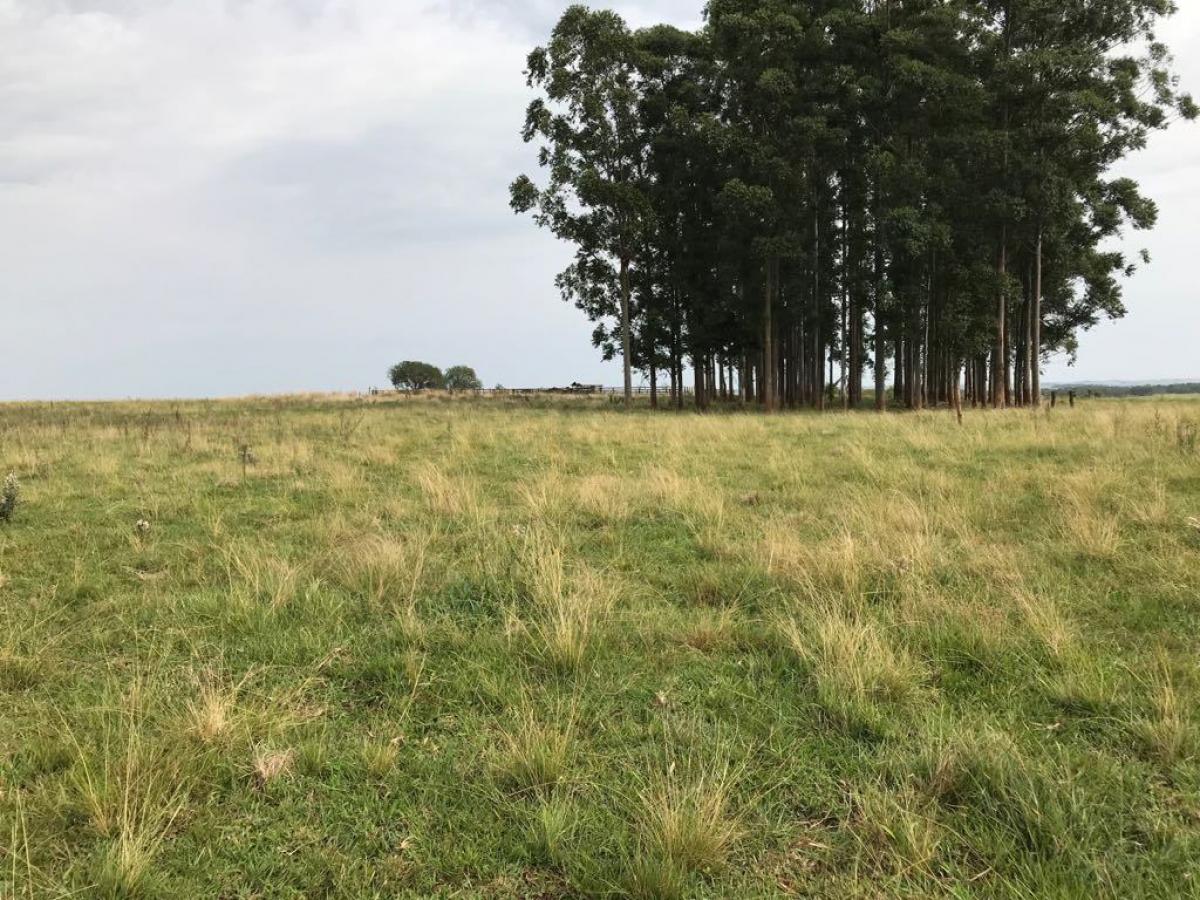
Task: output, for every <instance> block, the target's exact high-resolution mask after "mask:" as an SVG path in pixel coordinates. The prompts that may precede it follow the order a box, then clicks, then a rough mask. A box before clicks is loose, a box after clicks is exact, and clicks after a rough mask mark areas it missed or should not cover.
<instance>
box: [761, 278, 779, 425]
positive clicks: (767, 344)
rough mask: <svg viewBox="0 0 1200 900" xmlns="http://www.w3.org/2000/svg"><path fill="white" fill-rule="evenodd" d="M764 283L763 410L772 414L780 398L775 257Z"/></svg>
mask: <svg viewBox="0 0 1200 900" xmlns="http://www.w3.org/2000/svg"><path fill="white" fill-rule="evenodd" d="M764 269H765V272H764V275H765V276H766V277H765V278H764V281H765V282H766V284H765V286H764V288H763V315H762V328H763V373H762V374H763V379H762V381H763V408H764V409H765V410H766V411H767V412H768V413H772V412H774V411H775V409H776V407H777V404H778V396H777V389H776V385H777V384H778V381H777V377H778V373H777V372H776V363H777V359H776V353H775V322H774V318H773V316H774V306H775V290H776V278H777V277H778V271H779V270H778V260H777V259H776V258H775V257H774V256H769V257H767V259H766V262H765V264H764Z"/></svg>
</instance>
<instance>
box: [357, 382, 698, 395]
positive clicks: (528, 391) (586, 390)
mask: <svg viewBox="0 0 1200 900" xmlns="http://www.w3.org/2000/svg"><path fill="white" fill-rule="evenodd" d="M632 391H633V395H634V396H635V397H649V396H650V394H651V388H650V386H649V385H642V386H639V387H635V388H633V389H632ZM670 392H671V389H670V388H669V387H667V386H665V385H660V386H659V388H658V393H659V394H662V395H663V396H667V395H668V394H670ZM369 393H370V394H371V396H383V395H387V394H392V393H397V394H400V395H401V396H417V395H421V394H449V395H452V396H455V397H531V396H540V395H543V394H552V395H555V396H560V397H622V396H624V395H625V388H623V387H606V386H604V385H601V384H581V385H572V386H571V387H548V388H506V387H495V388H479V389H476V390H459V391H451V390H440V389H439V390H416V391H387V390H380V389H378V388H372V389H371V390H370V392H369ZM693 393H695V392H694V390H693V389H692V388H687V387H685V388H684V389H683V395H684V396H685V397H690V396H691V395H692V394H693Z"/></svg>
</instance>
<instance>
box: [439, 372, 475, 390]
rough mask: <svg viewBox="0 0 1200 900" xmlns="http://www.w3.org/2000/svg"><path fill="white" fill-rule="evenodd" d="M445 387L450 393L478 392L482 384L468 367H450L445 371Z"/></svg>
mask: <svg viewBox="0 0 1200 900" xmlns="http://www.w3.org/2000/svg"><path fill="white" fill-rule="evenodd" d="M445 381H446V387H447V388H449V389H450V390H452V391H478V390H481V389H482V388H483V382H482V381H480V380H479V376H478V375H476V374H475V370H474V369H472V368H471V367H470V366H451V367H450V368H448V369H447V370H446V376H445Z"/></svg>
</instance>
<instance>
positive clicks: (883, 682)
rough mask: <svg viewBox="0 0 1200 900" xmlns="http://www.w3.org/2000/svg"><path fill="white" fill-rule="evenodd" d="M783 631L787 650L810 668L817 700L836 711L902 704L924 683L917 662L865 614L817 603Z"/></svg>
mask: <svg viewBox="0 0 1200 900" xmlns="http://www.w3.org/2000/svg"><path fill="white" fill-rule="evenodd" d="M779 627H780V631H781V633H782V635H783V638H784V640H785V641H786V642H787V644H788V646H789V647H791V649H792V650H793V651H794V652H795V653H796V655H797V656H798V657H799V658H800V659H801V660H802V661H803V662H804V663H805V664H806V665H807V666H808V667H809V668H810V670H811V672H812V677H813V680H814V681H815V683H816V687H817V693H818V696H819V697H820V699H821V701H822V702H823V703H825V704H828V706H829V707H830V708H831V709H840V708H844V707H846V706H847V705H848V704H849V705H851V706H862V705H869V704H872V703H875V702H880V701H882V702H892V703H898V702H903V701H905V700H908V699H910V698H911V697H912V696H913V695H914V694H915V693H916V692H917V690H918V689H919V687H920V685H921V684H922V682H923V681H924V679H925V675H926V673H925V671H924V668H923V667H922V666H921V665H920V664H919V663H918V662H917V661H916V659H914V658H913V657H912V656H911V654H909V653H908V652H907V651H906V650H903V649H901V648H897V647H895V646H893V645H892V643H891V642H890V641H888V639H887V637H886V636H885V634H884V632H883V630H882V628H881V627H880V626H879V625H878V624H876V623H875V622H873V621H871V620H869V619H867V618H865V616H864V615H863V614H862V613H852V612H848V611H847V610H846V609H845V608H844V607H842V606H839V605H836V604H833V603H824V604H813V605H812V606H808V607H805V608H804V609H803V610H802V611H801V612H800V613H799V614H798V615H795V616H792V617H791V618H788V619H785V620H784V621H783V622H781V623H780V626H779Z"/></svg>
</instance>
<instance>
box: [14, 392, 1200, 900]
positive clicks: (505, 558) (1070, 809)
mask: <svg viewBox="0 0 1200 900" xmlns="http://www.w3.org/2000/svg"><path fill="white" fill-rule="evenodd" d="M1198 423H1200V401H1197V400H1189V399H1172V400H1164V399H1149V400H1143V401H1090V402H1084V403H1083V404H1081V406H1080V407H1079V408H1076V409H1074V410H1070V409H1064V408H1062V407H1060V408H1059V409H1056V410H1053V411H1050V410H1045V411H1042V412H1040V413H1033V412H1028V411H1011V412H1005V413H993V412H972V411H967V412H966V414H965V421H964V424H963V425H962V426H961V427H960V426H959V425H958V424H956V422H955V419H954V416H953V415H950V414H946V413H944V412H941V413H932V412H931V413H923V414H908V415H902V414H895V415H888V416H884V417H879V416H875V415H873V414H869V413H862V414H856V415H843V414H826V415H815V414H814V415H809V414H799V415H784V416H779V417H776V418H773V419H765V418H762V417H759V416H756V415H741V414H713V415H708V416H696V415H692V414H684V415H676V414H672V413H660V414H651V413H649V412H636V413H633V414H628V415H626V414H622V413H620V412H615V411H612V410H611V409H610V408H609V407H608V406H607V405H603V406H593V407H587V406H584V405H553V404H547V405H544V406H542V405H539V404H538V403H536V402H535V403H521V404H517V403H514V404H513V405H511V406H507V405H504V404H503V403H502V402H499V401H497V402H494V403H487V402H483V403H479V402H475V401H467V402H450V401H446V400H441V399H427V400H422V401H417V402H410V403H397V402H394V401H388V402H384V403H377V404H374V405H370V406H363V405H360V403H358V402H356V401H349V400H337V399H329V398H326V399H321V398H307V399H305V398H297V399H291V400H265V399H264V400H246V401H228V402H212V403H179V404H166V403H162V404H142V403H139V404H132V403H127V404H111V405H104V404H96V405H53V406H50V405H9V406H3V407H0V477H2V476H3V475H4V474H7V472H8V471H10V470H11V471H15V472H16V473H17V475H18V477H19V479H20V502H19V505H18V506H17V508H16V511H15V514H14V516H13V517H12V520H11V521H10V522H8V523H6V524H0V617H2V626H0V857H2V859H0V862H2V866H0V896H6V897H7V896H11V897H21V898H25V897H29V898H33V897H39V898H40V897H56V896H67V895H71V896H119V897H124V896H130V897H133V896H145V897H154V896H158V897H223V898H234V897H238V898H251V897H254V898H259V897H262V898H265V897H272V898H274V897H347V898H349V897H355V898H357V897H396V896H408V897H427V896H447V897H448V896H455V897H544V898H552V897H574V896H607V895H617V896H635V897H662V898H669V897H770V896H817V897H926V896H939V895H941V896H954V897H974V896H978V897H1027V898H1044V897H1087V898H1094V897H1114V898H1115V897H1121V898H1132V897H1147V898H1152V897H1153V898H1159V897H1173V896H1200V886H1198V885H1197V882H1200V762H1198V759H1197V752H1198V750H1200V741H1198V735H1200V730H1198V729H1200V716H1198V714H1197V702H1198V701H1200V674H1198V673H1197V668H1196V661H1197V659H1198V658H1200V657H1198V654H1200V523H1198V522H1196V520H1195V518H1194V517H1198V516H1200V448H1198V447H1197V441H1196V427H1197V424H1198Z"/></svg>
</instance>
